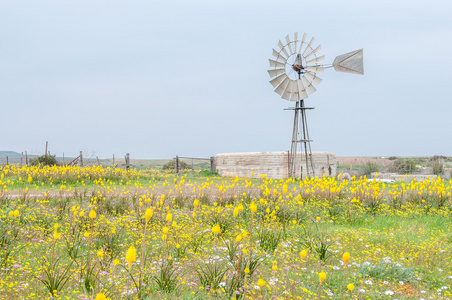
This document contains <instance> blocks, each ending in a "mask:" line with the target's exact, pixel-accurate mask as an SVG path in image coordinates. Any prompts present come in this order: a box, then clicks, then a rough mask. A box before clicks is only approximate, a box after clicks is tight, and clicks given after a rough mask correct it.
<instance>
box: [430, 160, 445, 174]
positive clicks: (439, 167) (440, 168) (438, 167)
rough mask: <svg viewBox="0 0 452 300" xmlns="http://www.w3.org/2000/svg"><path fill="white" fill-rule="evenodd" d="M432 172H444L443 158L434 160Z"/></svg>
mask: <svg viewBox="0 0 452 300" xmlns="http://www.w3.org/2000/svg"><path fill="white" fill-rule="evenodd" d="M432 172H433V174H435V175H441V174H443V172H444V163H443V161H442V160H434V161H433V162H432Z"/></svg>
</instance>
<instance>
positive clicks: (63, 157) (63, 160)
mask: <svg viewBox="0 0 452 300" xmlns="http://www.w3.org/2000/svg"><path fill="white" fill-rule="evenodd" d="M63 165H64V152H63Z"/></svg>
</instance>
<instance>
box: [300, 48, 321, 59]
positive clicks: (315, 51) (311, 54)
mask: <svg viewBox="0 0 452 300" xmlns="http://www.w3.org/2000/svg"><path fill="white" fill-rule="evenodd" d="M320 49H322V46H321V45H318V46H317V48H315V49H314V50H312V51H311V52H310V53H309V54H308V55H306V57H305V58H304V59H306V60H308V59H309V58H310V57H311V56H313V55H314V54H316V53H317V52H319V51H320Z"/></svg>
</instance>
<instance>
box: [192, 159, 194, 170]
mask: <svg viewBox="0 0 452 300" xmlns="http://www.w3.org/2000/svg"><path fill="white" fill-rule="evenodd" d="M193 170H194V168H193V159H192V160H191V171H192V172H193Z"/></svg>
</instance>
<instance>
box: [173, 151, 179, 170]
mask: <svg viewBox="0 0 452 300" xmlns="http://www.w3.org/2000/svg"><path fill="white" fill-rule="evenodd" d="M174 170H175V171H176V174H179V156H177V155H176V165H175V166H174Z"/></svg>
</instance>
